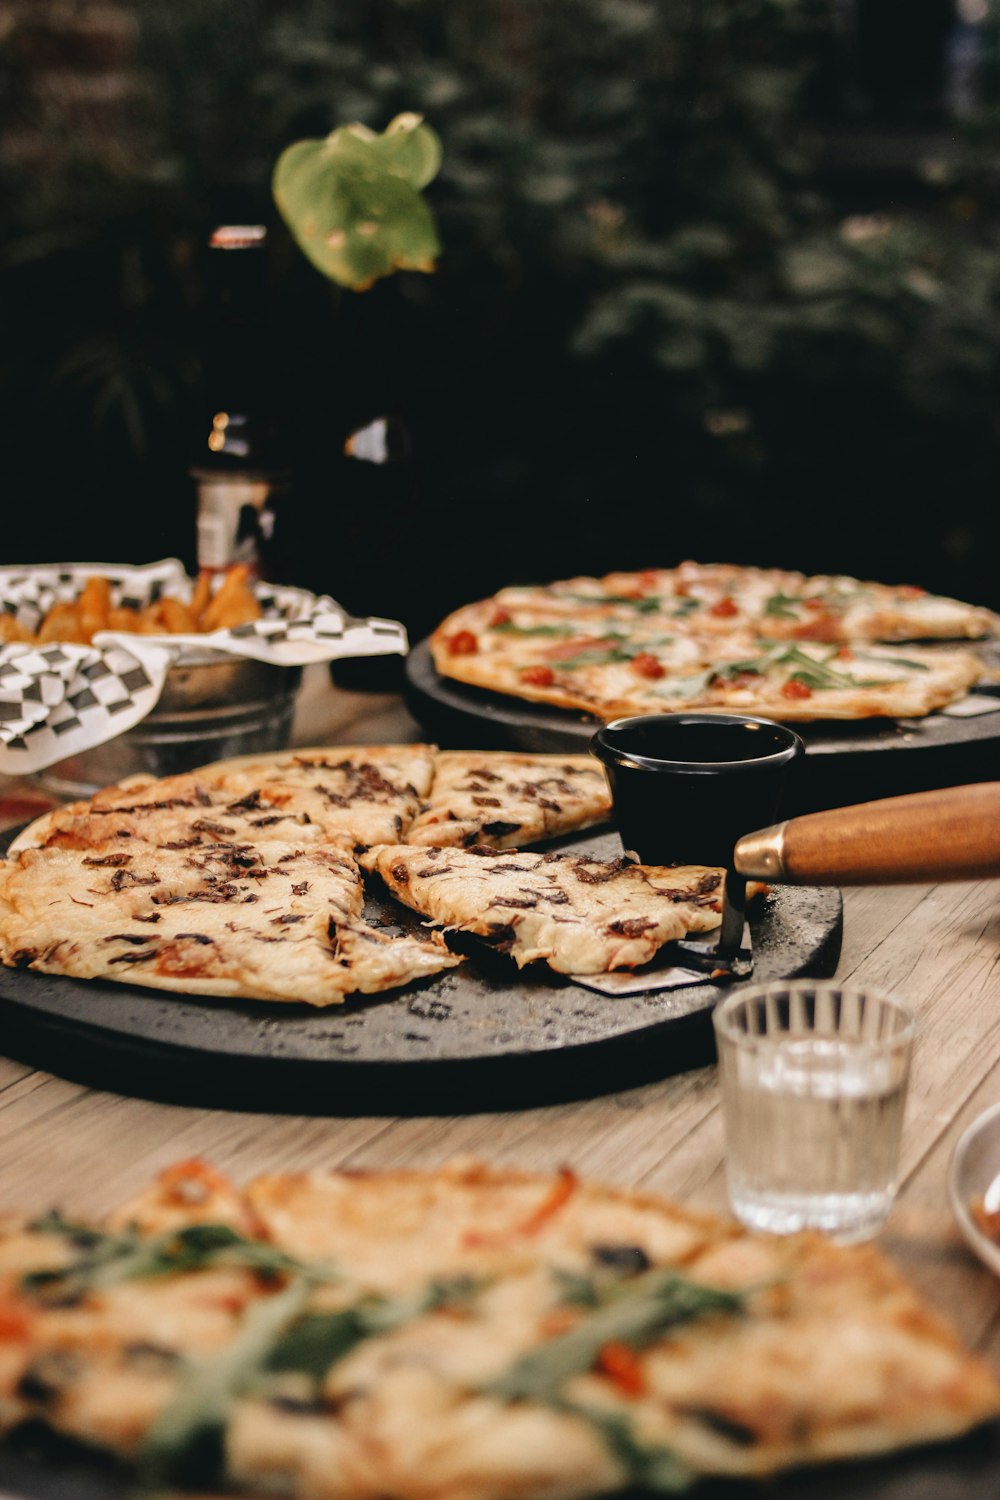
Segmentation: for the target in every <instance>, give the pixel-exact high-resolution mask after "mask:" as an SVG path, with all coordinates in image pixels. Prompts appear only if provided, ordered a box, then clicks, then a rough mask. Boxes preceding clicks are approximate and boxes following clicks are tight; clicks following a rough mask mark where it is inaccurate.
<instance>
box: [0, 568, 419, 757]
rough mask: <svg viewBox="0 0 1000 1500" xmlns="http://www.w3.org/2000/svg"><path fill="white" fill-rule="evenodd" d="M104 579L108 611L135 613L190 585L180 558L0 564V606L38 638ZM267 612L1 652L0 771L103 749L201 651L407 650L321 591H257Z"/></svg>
mask: <svg viewBox="0 0 1000 1500" xmlns="http://www.w3.org/2000/svg"><path fill="white" fill-rule="evenodd" d="M95 574H99V575H101V576H103V577H105V578H107V579H108V580H109V582H110V584H111V593H112V599H113V602H114V604H115V605H132V606H134V607H136V608H142V607H143V606H145V605H146V604H149V603H151V602H153V601H154V600H156V599H158V598H160V597H162V596H163V595H172V596H174V597H175V598H178V599H182V600H185V601H186V600H187V599H188V598H189V597H190V590H191V580H190V579H189V578H187V576H186V575H185V572H184V567H183V564H182V563H181V562H179V561H178V560H177V559H176V558H167V559H165V560H164V561H162V562H157V563H150V564H148V565H146V566H143V567H135V568H126V567H121V566H119V565H115V564H107V565H102V564H100V563H86V564H73V563H68V564H52V565H49V566H46V567H32V568H0V610H2V611H3V612H4V613H5V614H7V615H10V616H13V618H14V619H15V620H16V621H17V623H18V625H20V626H21V627H22V628H23V629H24V630H26V631H29V632H31V633H32V634H34V633H35V632H36V631H37V629H38V627H39V625H40V624H41V622H42V621H43V620H44V618H45V616H46V614H47V613H48V611H49V609H50V608H51V607H52V605H53V604H55V603H58V602H63V601H69V600H73V599H75V598H76V597H77V595H78V594H79V592H80V590H81V588H82V587H83V584H84V583H85V581H86V580H87V578H89V577H92V576H93V575H95ZM255 592H256V594H257V598H258V599H259V601H260V604H261V607H262V610H263V616H262V618H261V619H259V620H254V621H252V622H251V623H249V624H246V625H239V626H236V627H235V628H234V629H232V630H216V631H211V632H208V633H206V634H199V635H135V634H131V633H123V632H117V633H116V632H113V631H103V632H101V633H100V634H99V635H96V636H95V637H94V640H93V643H92V644H91V645H89V646H85V645H75V644H72V643H70V642H60V641H51V642H46V643H44V644H33V643H21V642H12V643H10V644H7V645H2V646H0V773H2V774H5V775H8V776H23V775H27V774H29V773H31V772H33V771H41V770H44V769H45V767H46V766H51V765H54V764H55V763H56V762H57V761H60V760H63V759H65V758H66V757H67V756H70V755H77V754H79V753H80V752H81V751H83V750H89V749H91V748H92V747H93V746H94V745H100V744H103V743H104V742H105V741H106V740H110V739H113V738H115V736H117V735H119V734H122V733H123V732H124V731H125V730H127V729H131V728H132V727H133V726H134V725H135V724H137V723H138V722H139V721H140V720H141V719H143V718H145V717H146V715H147V714H148V713H150V712H151V711H152V709H153V708H155V706H156V703H157V702H158V700H159V697H160V693H161V691H162V689H163V684H164V682H165V681H166V676H167V672H168V671H169V669H170V667H171V665H172V664H173V662H175V661H176V660H178V658H181V659H183V657H184V656H185V654H186V653H187V654H190V653H191V652H193V651H197V653H198V655H199V656H203V655H204V653H205V652H206V651H212V652H220V653H222V654H223V655H228V656H242V657H250V658H252V659H253V660H255V661H260V662H267V663H270V664H271V665H274V666H279V667H299V666H307V665H309V664H310V663H312V662H321V661H334V660H337V659H338V658H341V657H359V656H384V655H393V654H398V655H402V654H405V652H406V650H407V638H406V631H405V630H404V628H403V626H402V625H401V624H400V623H399V622H398V621H396V620H383V619H378V618H375V617H369V618H367V619H355V618H353V617H351V616H350V615H347V614H346V613H345V612H344V610H343V609H342V608H341V607H340V605H339V604H337V603H336V602H335V601H334V600H333V599H330V598H328V597H327V596H326V595H316V594H311V593H308V592H307V591H306V590H304V589H297V588H288V587H281V586H276V585H271V584H258V585H257V586H256V589H255Z"/></svg>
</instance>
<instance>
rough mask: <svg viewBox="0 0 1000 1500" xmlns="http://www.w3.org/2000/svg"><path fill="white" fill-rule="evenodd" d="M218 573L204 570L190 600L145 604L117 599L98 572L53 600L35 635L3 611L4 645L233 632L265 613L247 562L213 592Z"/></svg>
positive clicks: (0, 642)
mask: <svg viewBox="0 0 1000 1500" xmlns="http://www.w3.org/2000/svg"><path fill="white" fill-rule="evenodd" d="M214 576H215V575H214V574H213V573H211V572H210V571H209V570H208V569H206V568H203V569H202V570H201V571H200V572H199V574H198V577H197V578H196V579H195V582H194V587H193V589H192V592H191V602H190V604H185V603H184V601H183V600H182V599H177V598H174V597H173V595H170V594H165V595H164V596H163V597H162V598H161V599H156V600H153V601H152V602H151V603H149V604H146V605H143V606H142V607H141V608H139V607H137V606H135V605H132V604H124V605H116V604H113V603H112V592H111V583H110V580H109V579H107V578H106V577H104V576H103V575H102V574H97V573H95V574H93V575H92V576H91V577H90V578H88V579H87V580H86V582H85V583H84V585H83V587H82V588H81V590H80V593H79V594H78V596H77V598H76V599H75V600H67V601H63V602H61V603H58V604H53V605H52V607H51V608H50V609H49V612H48V614H47V615H46V616H45V618H44V619H43V621H42V623H41V625H40V626H39V628H38V630H37V631H36V633H35V634H34V635H32V634H31V632H30V631H27V630H25V629H24V628H23V626H20V625H18V623H17V621H16V620H15V618H14V616H13V615H11V614H8V613H6V612H4V611H2V610H0V645H3V644H6V643H7V642H9V641H25V642H35V643H41V642H44V641H71V642H73V643H74V644H78V645H89V643H90V641H91V639H92V638H93V636H95V635H96V634H97V632H98V631H99V630H121V631H132V632H134V633H135V634H138V635H192V634H196V633H199V632H201V633H204V632H207V631H210V630H232V629H233V628H234V627H235V626H237V625H245V624H246V623H247V622H248V621H250V620H259V619H260V617H261V615H262V614H263V610H262V609H261V607H260V602H259V600H258V599H257V596H256V594H255V593H254V591H253V587H252V585H251V583H250V570H249V568H248V567H247V566H246V565H245V564H243V563H237V564H235V566H233V567H231V568H230V569H229V570H228V571H227V572H226V574H225V576H224V577H223V579H222V581H221V583H220V584H219V587H218V588H217V589H216V591H215V594H214V595H213V594H212V582H213V579H214Z"/></svg>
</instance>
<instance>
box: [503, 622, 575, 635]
mask: <svg viewBox="0 0 1000 1500" xmlns="http://www.w3.org/2000/svg"><path fill="white" fill-rule="evenodd" d="M488 628H489V629H490V630H493V631H496V632H497V634H499V633H500V632H503V633H504V634H505V635H555V636H567V635H575V634H576V629H575V627H574V626H572V625H518V624H516V623H515V621H513V620H504V621H503V622H502V623H501V624H500V625H490V626H489V627H488Z"/></svg>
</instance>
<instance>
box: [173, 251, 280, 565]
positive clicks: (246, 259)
mask: <svg viewBox="0 0 1000 1500" xmlns="http://www.w3.org/2000/svg"><path fill="white" fill-rule="evenodd" d="M266 244H267V231H266V229H265V228H264V226H262V225H222V226H220V227H219V228H217V229H216V230H214V231H213V233H212V235H211V238H210V240H209V246H208V262H207V267H206V283H207V309H206V315H205V323H204V343H203V384H202V417H201V422H200V428H199V432H198V435H197V439H196V445H195V455H194V460H193V462H192V465H191V469H190V473H191V478H192V480H193V481H194V486H195V493H196V530H197V562H198V566H199V567H200V568H208V569H210V570H212V571H216V570H220V569H223V568H227V567H230V566H231V565H232V564H234V563H245V564H247V565H248V566H249V567H250V569H251V572H252V573H253V574H254V575H255V576H257V577H260V578H263V579H268V580H270V581H273V582H282V583H290V582H294V581H295V580H294V578H293V577H292V576H291V574H292V572H293V570H294V566H295V554H294V536H293V528H292V525H291V514H290V506H289V465H288V455H287V452H286V449H285V436H284V424H283V422H282V421H281V417H280V411H279V395H278V391H277V384H276V380H275V375H274V371H275V360H274V358H273V351H272V340H271V337H270V319H269V309H270V300H269V284H268V258H267V253H266Z"/></svg>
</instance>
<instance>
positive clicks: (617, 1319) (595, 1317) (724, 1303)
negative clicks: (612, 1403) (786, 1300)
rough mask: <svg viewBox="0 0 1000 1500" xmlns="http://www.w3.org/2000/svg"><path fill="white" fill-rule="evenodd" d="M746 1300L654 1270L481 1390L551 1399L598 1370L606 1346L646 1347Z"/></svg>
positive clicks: (506, 1397)
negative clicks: (670, 1330)
mask: <svg viewBox="0 0 1000 1500" xmlns="http://www.w3.org/2000/svg"><path fill="white" fill-rule="evenodd" d="M742 1307H743V1298H742V1296H740V1294H739V1293H737V1292H727V1291H721V1290H718V1289H716V1288H714V1287H706V1286H700V1285H698V1284H697V1283H696V1282H693V1281H687V1280H686V1279H685V1278H684V1277H682V1276H678V1275H677V1274H676V1272H674V1271H661V1270H656V1271H650V1272H647V1273H646V1274H645V1275H643V1276H641V1277H636V1278H635V1279H634V1280H633V1281H631V1282H630V1284H629V1286H628V1288H627V1289H623V1291H622V1294H621V1296H620V1297H617V1298H616V1299H615V1300H614V1301H613V1302H609V1303H606V1304H605V1305H604V1306H603V1307H599V1308H598V1309H597V1310H596V1311H595V1312H593V1313H592V1314H591V1315H590V1317H588V1318H585V1319H584V1320H583V1321H582V1322H580V1323H578V1324H577V1325H576V1327H575V1328H571V1329H569V1331H568V1332H567V1333H564V1334H561V1335H559V1336H558V1337H557V1338H554V1339H550V1340H549V1341H548V1343H546V1344H543V1345H541V1347H539V1348H537V1349H532V1350H531V1351H530V1353H528V1354H526V1355H524V1356H523V1358H521V1359H519V1360H518V1361H517V1362H516V1363H515V1364H514V1365H512V1366H511V1368H510V1369H509V1370H507V1371H506V1372H505V1373H504V1374H502V1375H499V1376H497V1377H496V1378H495V1379H494V1380H491V1381H489V1382H488V1384H486V1385H485V1386H483V1387H481V1390H482V1394H484V1395H487V1396H496V1397H498V1398H499V1399H500V1400H503V1401H549V1400H551V1399H552V1398H553V1397H554V1396H557V1395H558V1394H559V1390H560V1387H561V1386H562V1385H563V1384H564V1382H565V1381H567V1380H569V1379H570V1378H571V1377H572V1376H573V1375H579V1374H581V1373H582V1372H584V1371H586V1370H590V1369H592V1368H593V1366H594V1364H595V1362H596V1360H597V1358H598V1355H599V1354H600V1352H601V1350H602V1349H603V1347H604V1345H605V1344H608V1343H613V1342H614V1343H624V1344H628V1345H629V1346H630V1347H631V1348H634V1349H636V1348H640V1349H641V1348H644V1347H645V1345H646V1344H649V1343H651V1342H652V1341H653V1339H655V1338H657V1337H658V1336H659V1335H660V1334H661V1333H664V1332H665V1331H666V1330H667V1329H668V1328H674V1327H676V1326H677V1325H678V1324H681V1323H688V1322H691V1320H692V1319H694V1318H701V1317H705V1316H707V1315H708V1314H710V1313H717V1312H729V1313H732V1312H739V1311H740V1310H741V1309H742Z"/></svg>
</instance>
